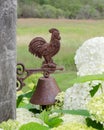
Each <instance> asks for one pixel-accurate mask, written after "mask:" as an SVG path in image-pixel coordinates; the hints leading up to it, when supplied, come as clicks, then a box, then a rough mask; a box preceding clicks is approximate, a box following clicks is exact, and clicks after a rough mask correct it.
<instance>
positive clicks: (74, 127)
mask: <svg viewBox="0 0 104 130" xmlns="http://www.w3.org/2000/svg"><path fill="white" fill-rule="evenodd" d="M52 130H96V129H94V128H92V127H88V126H87V125H85V124H81V123H66V124H63V125H60V126H58V127H56V128H52Z"/></svg>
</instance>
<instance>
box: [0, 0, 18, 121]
mask: <svg viewBox="0 0 104 130" xmlns="http://www.w3.org/2000/svg"><path fill="white" fill-rule="evenodd" d="M16 5H17V0H0V122H2V121H4V120H8V119H9V118H11V119H14V118H15V117H16V116H15V115H16V112H15V111H16Z"/></svg>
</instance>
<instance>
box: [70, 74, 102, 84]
mask: <svg viewBox="0 0 104 130" xmlns="http://www.w3.org/2000/svg"><path fill="white" fill-rule="evenodd" d="M93 80H104V74H96V75H87V76H81V77H77V78H75V79H73V80H72V81H70V84H74V83H84V82H87V81H93Z"/></svg>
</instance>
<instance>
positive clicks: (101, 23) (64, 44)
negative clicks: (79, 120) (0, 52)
mask: <svg viewBox="0 0 104 130" xmlns="http://www.w3.org/2000/svg"><path fill="white" fill-rule="evenodd" d="M53 27H54V28H57V29H59V31H60V35H61V49H60V52H59V53H58V54H57V55H56V56H55V57H54V58H53V59H54V61H55V63H57V65H58V66H64V68H65V70H64V72H61V73H56V74H54V76H55V79H56V81H57V83H58V84H59V86H60V87H61V89H62V90H65V89H66V88H68V87H70V84H69V83H68V81H70V80H71V79H73V78H74V77H75V76H76V67H75V64H74V56H75V52H76V50H77V49H78V47H79V46H80V45H81V44H82V43H83V42H84V41H85V40H87V39H89V38H93V37H97V36H104V20H96V21H95V20H65V19H57V20H56V19H18V22H17V62H22V63H24V64H25V65H26V67H27V68H39V67H41V63H42V61H43V60H41V59H39V58H36V57H34V56H33V55H31V54H30V53H29V52H28V45H29V42H30V41H31V40H32V39H33V38H34V37H36V36H41V37H43V38H45V39H46V40H47V41H48V42H49V40H50V33H49V32H48V30H49V29H50V28H53Z"/></svg>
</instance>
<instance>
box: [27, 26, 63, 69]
mask: <svg viewBox="0 0 104 130" xmlns="http://www.w3.org/2000/svg"><path fill="white" fill-rule="evenodd" d="M49 32H50V33H51V39H50V42H49V43H47V42H46V41H45V40H44V39H43V38H42V37H36V38H34V39H33V40H32V41H31V42H30V44H29V51H30V53H32V54H33V55H35V56H37V57H39V58H42V57H43V58H44V61H43V65H42V68H44V67H46V66H47V67H50V68H56V64H55V63H54V62H53V59H52V57H53V56H54V55H56V54H57V53H58V51H59V50H60V39H61V37H60V33H59V31H58V30H57V29H55V28H52V29H50V30H49Z"/></svg>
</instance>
